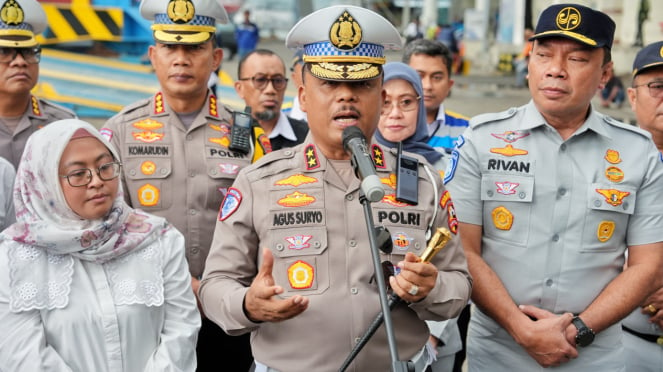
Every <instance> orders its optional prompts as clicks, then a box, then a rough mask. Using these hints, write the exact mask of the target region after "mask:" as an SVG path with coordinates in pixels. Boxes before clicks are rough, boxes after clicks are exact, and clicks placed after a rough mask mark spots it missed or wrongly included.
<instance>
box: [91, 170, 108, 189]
mask: <svg viewBox="0 0 663 372" xmlns="http://www.w3.org/2000/svg"><path fill="white" fill-rule="evenodd" d="M91 173H92V178H91V179H90V183H88V184H87V186H88V187H90V188H98V187H101V185H102V184H103V183H104V180H102V179H101V176H99V173H98V172H95V171H92V172H91Z"/></svg>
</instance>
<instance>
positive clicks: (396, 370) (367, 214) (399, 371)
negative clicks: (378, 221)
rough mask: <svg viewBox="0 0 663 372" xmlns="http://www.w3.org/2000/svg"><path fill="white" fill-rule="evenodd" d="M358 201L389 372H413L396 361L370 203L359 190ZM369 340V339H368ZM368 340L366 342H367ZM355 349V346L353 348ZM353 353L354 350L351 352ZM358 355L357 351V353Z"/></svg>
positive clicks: (345, 365)
mask: <svg viewBox="0 0 663 372" xmlns="http://www.w3.org/2000/svg"><path fill="white" fill-rule="evenodd" d="M359 201H360V202H361V204H362V205H363V206H364V218H365V219H366V228H367V229H368V241H369V243H370V246H371V256H372V258H373V270H374V272H375V280H376V282H377V284H378V294H379V295H380V305H381V312H380V315H381V317H382V318H383V319H384V327H385V329H386V331H387V341H388V343H389V353H390V355H391V371H392V372H409V371H411V372H414V366H411V367H412V369H409V368H408V362H406V361H401V360H398V349H397V348H396V338H395V336H394V326H393V323H392V321H391V311H390V308H389V300H388V299H387V285H386V283H385V281H384V275H382V265H381V264H380V252H379V248H378V243H377V237H376V234H375V223H374V222H373V213H372V211H371V204H370V203H371V202H370V201H369V200H368V199H367V198H366V195H364V192H363V190H361V189H360V190H359ZM369 338H370V337H369ZM367 341H368V340H366V342H367ZM355 348H356V346H355ZM353 351H354V350H353ZM357 353H358V351H357ZM357 353H354V354H351V355H350V356H351V357H352V358H351V359H350V360H349V361H347V360H346V363H345V364H344V367H341V371H345V368H347V365H349V364H350V363H351V362H352V360H353V359H354V357H355V356H356V355H357Z"/></svg>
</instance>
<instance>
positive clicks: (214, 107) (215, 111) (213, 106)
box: [209, 94, 219, 118]
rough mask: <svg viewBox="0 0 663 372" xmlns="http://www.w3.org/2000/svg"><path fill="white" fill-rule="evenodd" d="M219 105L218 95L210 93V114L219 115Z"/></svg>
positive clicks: (216, 116)
mask: <svg viewBox="0 0 663 372" xmlns="http://www.w3.org/2000/svg"><path fill="white" fill-rule="evenodd" d="M218 107H219V106H217V104H216V96H215V95H213V94H212V95H210V96H209V114H210V115H212V116H214V117H215V118H218V117H219V111H218Z"/></svg>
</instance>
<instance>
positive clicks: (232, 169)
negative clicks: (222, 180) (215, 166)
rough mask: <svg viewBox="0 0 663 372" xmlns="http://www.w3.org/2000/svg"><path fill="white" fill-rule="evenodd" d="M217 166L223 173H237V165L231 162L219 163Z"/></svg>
mask: <svg viewBox="0 0 663 372" xmlns="http://www.w3.org/2000/svg"><path fill="white" fill-rule="evenodd" d="M219 168H220V169H221V173H223V174H237V173H239V165H237V164H231V163H219Z"/></svg>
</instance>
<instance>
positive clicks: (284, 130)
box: [269, 113, 297, 141]
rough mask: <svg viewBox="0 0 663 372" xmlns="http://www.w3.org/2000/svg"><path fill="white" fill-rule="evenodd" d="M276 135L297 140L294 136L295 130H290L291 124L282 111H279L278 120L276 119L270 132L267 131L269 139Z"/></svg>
mask: <svg viewBox="0 0 663 372" xmlns="http://www.w3.org/2000/svg"><path fill="white" fill-rule="evenodd" d="M278 136H281V137H283V138H285V139H288V140H290V141H297V136H295V131H293V130H292V125H290V121H288V117H287V116H286V115H283V113H279V120H277V121H276V125H274V129H272V132H271V133H269V138H270V139H272V138H276V137H278Z"/></svg>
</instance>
